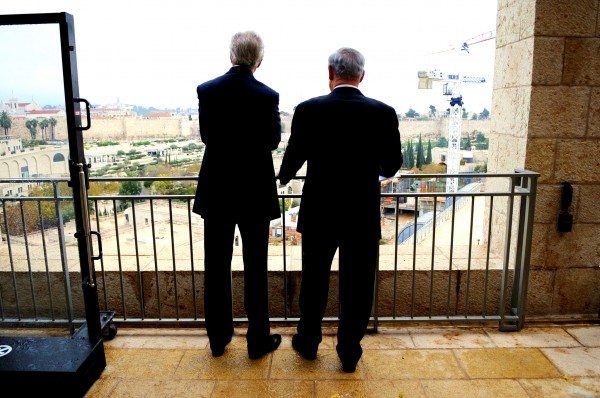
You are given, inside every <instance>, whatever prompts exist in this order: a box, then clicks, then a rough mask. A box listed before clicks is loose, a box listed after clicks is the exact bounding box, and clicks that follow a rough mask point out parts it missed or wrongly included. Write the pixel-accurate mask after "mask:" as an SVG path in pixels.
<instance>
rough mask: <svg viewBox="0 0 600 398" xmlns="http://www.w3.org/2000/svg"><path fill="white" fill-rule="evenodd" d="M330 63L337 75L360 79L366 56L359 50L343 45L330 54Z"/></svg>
mask: <svg viewBox="0 0 600 398" xmlns="http://www.w3.org/2000/svg"><path fill="white" fill-rule="evenodd" d="M328 62H329V65H330V66H331V67H332V68H333V73H334V75H335V76H336V77H341V78H345V79H359V78H360V77H361V76H362V73H363V70H364V68H365V57H364V56H363V55H362V54H361V53H360V52H358V51H357V50H355V49H353V48H349V47H342V48H340V49H338V50H337V51H336V52H334V53H333V54H331V55H330V56H329V60H328Z"/></svg>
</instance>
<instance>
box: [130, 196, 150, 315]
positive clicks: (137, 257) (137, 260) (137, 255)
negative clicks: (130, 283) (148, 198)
mask: <svg viewBox="0 0 600 398" xmlns="http://www.w3.org/2000/svg"><path fill="white" fill-rule="evenodd" d="M131 219H132V221H133V240H134V244H133V247H134V248H135V265H136V269H137V277H138V284H139V286H140V297H139V299H140V317H141V319H145V318H146V311H145V309H144V307H145V304H144V281H143V279H142V270H141V269H140V248H139V245H138V231H137V217H136V212H135V200H134V199H131Z"/></svg>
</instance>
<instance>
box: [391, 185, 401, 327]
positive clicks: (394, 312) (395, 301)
mask: <svg viewBox="0 0 600 398" xmlns="http://www.w3.org/2000/svg"><path fill="white" fill-rule="evenodd" d="M399 199H400V197H398V196H396V227H395V232H394V291H393V293H392V294H393V299H392V300H393V301H392V303H393V305H392V318H393V319H396V316H397V308H398V292H397V290H398V230H399V226H398V221H399V214H398V213H399V211H400V204H399V203H398V202H399Z"/></svg>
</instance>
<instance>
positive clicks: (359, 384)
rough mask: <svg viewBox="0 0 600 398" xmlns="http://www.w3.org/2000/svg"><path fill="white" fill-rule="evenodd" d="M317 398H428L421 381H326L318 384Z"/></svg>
mask: <svg viewBox="0 0 600 398" xmlns="http://www.w3.org/2000/svg"><path fill="white" fill-rule="evenodd" d="M315 397H316V398H331V397H337V398H387V397H393V398H398V397H410V398H426V396H425V392H424V391H423V387H421V383H420V382H419V381H410V380H377V381H363V380H356V381H347V380H324V381H320V380H319V381H317V382H316V394H315Z"/></svg>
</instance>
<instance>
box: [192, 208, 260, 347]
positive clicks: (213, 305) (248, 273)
mask: <svg viewBox="0 0 600 398" xmlns="http://www.w3.org/2000/svg"><path fill="white" fill-rule="evenodd" d="M236 224H237V226H238V228H239V230H240V234H241V238H242V244H243V247H242V254H243V260H244V308H245V310H246V315H247V317H248V333H247V335H246V339H247V344H248V346H253V347H258V346H262V345H264V344H268V339H269V333H270V327H269V298H268V275H267V250H268V243H269V220H266V219H260V220H244V221H237V222H236V221H233V220H227V219H223V218H219V217H217V218H205V219H204V256H205V258H204V310H205V320H206V332H207V334H208V339H209V341H210V345H211V348H212V347H219V346H223V345H225V344H227V343H228V342H229V341H230V340H231V336H232V335H233V309H232V308H233V302H232V283H231V258H232V254H233V242H234V234H235V226H236Z"/></svg>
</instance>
